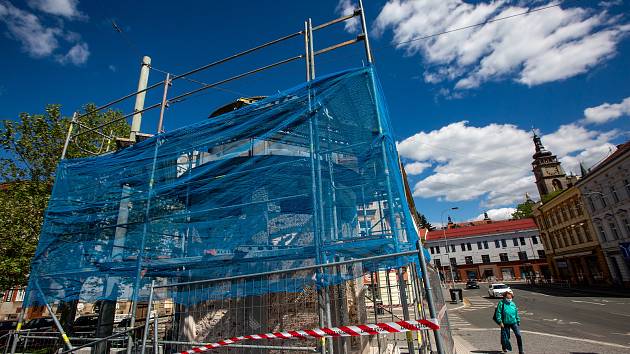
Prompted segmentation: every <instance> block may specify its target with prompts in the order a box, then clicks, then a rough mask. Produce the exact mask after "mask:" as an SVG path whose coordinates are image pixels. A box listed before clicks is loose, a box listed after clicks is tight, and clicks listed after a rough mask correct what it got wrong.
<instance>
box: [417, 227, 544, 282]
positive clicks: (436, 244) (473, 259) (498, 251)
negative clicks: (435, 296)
mask: <svg viewBox="0 0 630 354" xmlns="http://www.w3.org/2000/svg"><path fill="white" fill-rule="evenodd" d="M424 246H425V247H426V248H428V250H429V252H430V253H431V257H432V261H433V263H434V264H435V266H436V267H437V268H438V269H440V271H441V272H442V274H443V275H444V278H445V280H446V281H450V279H451V269H450V267H449V264H450V265H451V266H452V273H453V275H452V277H453V278H454V279H455V281H466V280H469V279H478V280H488V281H495V280H498V281H507V280H519V279H525V278H532V277H536V278H544V277H550V276H551V273H550V271H549V267H548V266H547V258H546V254H545V250H544V248H543V245H542V243H541V241H540V236H539V232H538V228H537V227H536V224H535V223H534V220H532V219H529V218H528V219H520V220H505V221H491V220H488V221H487V222H486V223H483V224H476V225H472V226H461V227H452V228H449V229H446V230H434V231H431V232H429V233H428V234H427V240H426V242H425V244H424Z"/></svg>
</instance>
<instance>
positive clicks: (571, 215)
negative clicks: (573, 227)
mask: <svg viewBox="0 0 630 354" xmlns="http://www.w3.org/2000/svg"><path fill="white" fill-rule="evenodd" d="M567 209H569V216H570V217H571V219H573V218H574V217H575V213H574V212H573V207H571V206H570V205H567Z"/></svg>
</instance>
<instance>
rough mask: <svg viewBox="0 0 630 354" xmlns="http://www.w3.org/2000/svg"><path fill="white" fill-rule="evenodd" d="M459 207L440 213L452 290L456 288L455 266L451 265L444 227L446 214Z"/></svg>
mask: <svg viewBox="0 0 630 354" xmlns="http://www.w3.org/2000/svg"><path fill="white" fill-rule="evenodd" d="M458 209H459V207H451V208H448V209H444V210H442V212H441V213H440V222H441V223H442V237H443V238H444V245H445V247H446V258H447V262H448V270H449V272H450V274H451V288H454V287H455V278H454V277H453V265H452V264H451V253H450V251H449V248H448V239H447V238H446V227H444V213H445V212H447V211H449V210H458Z"/></svg>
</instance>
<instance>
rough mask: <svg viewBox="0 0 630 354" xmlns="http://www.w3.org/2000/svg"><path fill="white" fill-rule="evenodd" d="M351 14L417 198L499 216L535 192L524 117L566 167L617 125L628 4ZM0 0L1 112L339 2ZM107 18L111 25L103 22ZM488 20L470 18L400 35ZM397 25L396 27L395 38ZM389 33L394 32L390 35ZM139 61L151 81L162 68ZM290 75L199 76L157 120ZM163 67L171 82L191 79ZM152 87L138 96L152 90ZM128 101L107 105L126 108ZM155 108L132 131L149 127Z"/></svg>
mask: <svg viewBox="0 0 630 354" xmlns="http://www.w3.org/2000/svg"><path fill="white" fill-rule="evenodd" d="M365 2H366V4H365V6H366V13H367V22H368V27H369V28H370V38H371V40H372V46H373V48H374V50H373V54H374V57H375V63H376V67H377V70H378V72H379V75H380V79H381V81H382V84H383V87H384V90H385V93H386V95H387V100H388V105H389V109H390V113H391V119H392V121H393V124H394V130H395V134H396V139H397V140H398V141H399V150H400V153H401V156H402V158H403V161H404V162H405V163H406V166H407V167H406V169H407V172H408V173H409V182H410V185H411V186H412V188H413V189H414V194H415V197H416V201H417V204H418V209H419V210H420V211H421V212H423V213H425V214H426V215H427V216H428V218H429V220H430V221H432V222H436V223H439V222H440V214H441V211H442V210H444V209H446V208H449V207H452V206H458V207H460V210H459V211H457V212H456V213H454V214H453V215H452V216H453V217H454V219H455V220H456V221H463V220H469V219H473V218H475V217H477V216H478V215H480V214H482V213H483V212H484V211H486V210H488V211H490V214H491V216H493V217H496V218H499V217H501V216H504V215H506V213H509V211H510V209H509V208H511V207H513V206H514V205H515V204H516V203H518V202H519V201H521V200H522V199H523V198H524V194H525V192H529V193H530V194H531V195H532V197H534V198H537V197H538V195H537V193H536V191H535V186H534V184H533V178H532V176H531V171H530V169H531V166H530V163H531V155H532V153H533V145H532V143H531V140H530V135H531V132H530V130H531V128H532V127H534V128H536V129H537V130H538V131H539V132H540V134H541V135H542V137H543V138H542V139H543V143H544V144H545V145H547V147H548V148H550V149H551V150H552V151H553V152H554V153H556V154H557V155H558V156H559V158H560V159H561V161H562V162H563V165H564V166H565V169H566V170H571V171H574V172H579V169H578V168H577V166H578V163H579V162H583V163H584V164H585V165H587V166H590V165H592V164H594V163H596V162H597V161H599V160H601V159H602V158H604V157H605V156H606V155H607V154H608V153H610V151H611V150H612V149H614V145H615V144H618V143H620V142H623V141H625V140H628V138H630V136H629V135H628V131H629V128H630V124H628V123H629V122H630V118H629V116H630V85H629V84H628V83H629V82H630V70H628V67H629V65H628V64H630V40H628V34H630V22H629V21H628V16H627V15H626V14H627V13H630V11H629V9H630V5H628V4H627V3H623V2H621V1H588V0H573V1H567V2H566V3H565V4H562V5H560V6H556V7H550V8H548V9H545V10H541V11H537V12H532V13H529V14H526V15H523V16H516V17H512V18H509V19H506V20H499V21H494V20H496V19H500V18H504V17H508V16H512V15H515V14H519V13H522V12H524V11H527V10H528V9H536V8H541V7H547V6H549V5H553V4H555V3H552V2H548V1H530V2H524V1H495V2H484V1H481V2H479V1H476V2H464V1H461V0H419V1H414V2H412V1H405V0H392V1H370V0H366V1H365ZM235 4H236V2H233V1H211V2H210V1H205V2H202V1H178V2H176V3H175V2H172V1H129V2H127V1H124V2H123V1H105V0H95V1H78V0H27V1H7V0H0V32H1V34H0V49H1V50H0V53H2V55H0V67H2V75H1V76H0V119H15V117H16V116H17V114H18V113H19V112H22V111H27V112H32V113H36V112H41V111H42V110H43V108H44V106H45V105H46V104H47V103H59V104H62V105H63V112H64V114H67V115H71V114H72V112H73V111H74V110H75V109H76V108H77V107H79V106H80V105H81V104H84V103H86V102H96V103H103V102H106V101H108V100H109V99H112V98H115V97H118V96H120V95H122V94H125V93H128V92H130V91H132V90H133V89H134V88H135V86H136V85H137V75H138V69H139V62H140V57H141V55H150V56H151V57H152V60H153V63H152V64H153V66H154V67H155V68H157V69H161V70H166V71H169V72H173V73H181V72H184V71H186V70H188V69H191V68H194V67H197V66H200V65H203V64H205V63H207V62H210V61H212V60H215V59H218V58H221V57H225V56H227V55H230V54H233V53H235V52H237V51H240V50H243V49H247V48H249V47H252V46H254V45H256V44H259V43H262V42H264V41H267V40H271V39H274V38H276V37H278V36H281V35H285V34H288V33H292V32H295V31H298V30H300V29H301V28H302V26H303V21H304V20H305V19H306V18H308V17H311V18H313V22H314V23H315V24H318V23H322V22H324V21H327V20H329V19H332V18H334V17H336V16H337V15H339V14H340V13H343V12H344V11H348V9H351V8H352V7H353V5H354V3H353V2H352V1H349V0H341V1H339V0H330V1H311V2H306V1H273V2H272V1H269V2H265V3H264V6H263V3H262V2H259V1H256V2H254V1H251V2H238V4H239V5H240V6H236V5H235ZM112 20H113V21H115V23H116V24H117V25H118V26H119V27H120V29H121V30H122V32H123V33H119V32H117V31H115V30H114V29H113V28H112V23H111V22H112ZM488 20H492V21H491V22H489V23H486V24H485V25H483V26H478V27H474V28H471V29H467V30H462V31H457V32H452V33H449V34H445V35H441V36H436V37H431V38H428V39H424V40H414V39H415V38H418V37H423V36H427V35H431V34H434V33H439V32H443V31H448V30H451V29H454V28H459V27H465V26H468V25H471V24H476V23H481V22H484V21H488ZM356 31H357V26H356V23H354V24H353V23H350V24H349V25H347V26H343V25H337V26H334V27H332V28H330V29H329V30H325V31H318V32H316V34H315V44H316V47H317V48H322V47H325V46H328V45H331V44H333V43H335V42H338V41H342V40H346V39H350V38H353V37H354V36H355V35H356ZM410 40H411V41H410ZM401 42H404V43H403V44H396V43H401ZM362 50H363V48H362V47H360V46H355V47H352V48H345V49H343V50H340V51H339V52H337V53H334V54H330V55H325V56H322V57H318V59H317V63H316V64H317V73H318V75H321V74H325V73H330V72H333V71H337V70H340V69H344V68H348V67H352V66H359V65H362V64H363V61H364V57H363V55H362ZM301 51H303V43H302V42H301V40H300V39H299V38H298V39H296V40H293V41H290V42H287V43H286V44H283V45H281V46H277V47H274V48H272V49H268V50H265V51H261V52H260V53H257V54H256V55H253V56H251V57H248V58H246V59H243V60H237V61H234V62H233V63H230V64H229V65H226V66H222V67H220V69H219V70H209V71H207V72H204V73H203V74H201V75H198V76H195V79H197V80H201V81H203V82H213V81H216V80H220V79H222V78H225V77H227V76H229V75H233V74H236V73H239V72H242V71H245V70H249V69H252V68H254V67H256V66H260V65H265V64H269V63H271V62H273V61H276V60H280V59H283V58H285V57H289V56H293V55H296V54H299V53H301ZM161 75H162V74H161V73H159V72H158V71H152V72H151V76H150V81H151V82H154V81H158V80H161V79H162V78H163V77H162V76H161ZM303 80H304V64H303V62H295V63H293V64H290V65H286V66H284V67H282V68H281V69H274V70H271V71H268V72H266V73H264V74H260V75H257V76H252V77H250V78H247V79H245V80H241V81H239V82H236V83H230V84H227V85H225V86H224V87H223V88H224V89H225V90H223V91H221V90H210V91H209V92H208V91H207V93H206V94H204V95H201V96H197V97H194V98H191V99H189V100H188V102H187V103H186V104H178V105H176V106H173V108H172V109H171V110H170V111H169V112H168V115H167V117H166V124H165V127H166V129H173V128H177V127H180V126H184V125H187V124H190V123H193V122H196V121H199V120H201V119H204V118H205V117H206V116H207V114H208V113H209V112H211V111H212V110H213V109H214V108H216V107H217V106H220V105H221V104H223V103H225V102H228V101H230V100H231V99H233V98H236V97H240V96H249V95H265V94H269V93H273V92H275V91H276V90H280V89H284V88H287V87H290V86H293V85H295V84H298V83H300V82H302V81H303ZM196 85H197V84H195V83H192V82H185V81H177V82H176V84H175V86H174V87H173V92H183V91H185V90H188V89H191V88H194V87H197V86H196ZM160 95H161V92H157V91H156V92H155V94H152V95H149V96H148V98H147V102H155V101H157V100H158V99H159V96H160ZM131 105H132V102H129V103H128V104H126V105H122V106H120V108H121V109H124V110H126V111H128V110H130V109H131V108H132V107H131ZM156 118H157V117H156V114H147V115H146V116H145V120H144V122H143V124H144V125H143V130H145V131H148V132H153V131H154V130H155V126H156Z"/></svg>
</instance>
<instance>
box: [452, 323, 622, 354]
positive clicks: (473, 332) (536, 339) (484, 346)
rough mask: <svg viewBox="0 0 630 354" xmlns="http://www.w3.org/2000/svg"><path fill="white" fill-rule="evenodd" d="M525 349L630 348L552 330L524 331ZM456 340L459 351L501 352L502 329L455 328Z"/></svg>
mask: <svg viewBox="0 0 630 354" xmlns="http://www.w3.org/2000/svg"><path fill="white" fill-rule="evenodd" d="M522 335H523V343H524V349H525V352H526V353H536V354H538V353H541V354H545V353H550V354H551V353H553V354H575V353H589V354H628V353H630V348H628V347H626V346H623V345H619V344H611V343H603V342H599V341H594V340H588V339H581V338H568V337H564V336H558V335H553V334H549V333H540V332H532V331H522ZM453 340H454V342H455V351H456V353H457V354H467V353H485V354H498V353H500V350H501V345H500V344H499V329H498V328H465V329H455V330H453ZM512 347H513V348H514V351H512V353H518V349H517V348H516V340H515V338H514V336H512Z"/></svg>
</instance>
